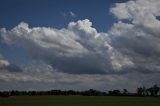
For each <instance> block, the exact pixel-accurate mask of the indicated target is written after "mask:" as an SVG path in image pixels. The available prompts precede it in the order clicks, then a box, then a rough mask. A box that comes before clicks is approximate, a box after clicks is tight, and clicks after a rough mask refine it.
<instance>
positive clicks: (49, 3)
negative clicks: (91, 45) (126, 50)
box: [0, 0, 126, 31]
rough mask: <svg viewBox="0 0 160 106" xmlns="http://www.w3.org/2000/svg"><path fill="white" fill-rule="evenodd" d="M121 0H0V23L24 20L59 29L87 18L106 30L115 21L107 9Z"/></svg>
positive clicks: (7, 23)
mask: <svg viewBox="0 0 160 106" xmlns="http://www.w3.org/2000/svg"><path fill="white" fill-rule="evenodd" d="M123 1H126V0H94V1H91V0H67V1H66V0H27V1H26V0H12V1H11V0H1V1H0V14H1V17H0V26H1V27H6V28H13V27H14V26H15V25H17V24H18V23H20V22H21V21H24V22H27V23H29V24H30V26H49V27H56V28H62V27H65V26H67V24H68V23H69V22H70V21H76V20H80V19H90V20H91V21H92V22H93V26H94V27H95V28H97V30H98V31H107V30H108V28H110V26H111V25H112V23H113V22H114V21H115V19H114V18H113V17H112V16H111V14H110V13H109V8H110V7H112V6H113V5H114V3H115V2H123ZM69 12H73V13H74V14H75V15H76V17H71V16H70V14H69ZM65 15H66V16H65Z"/></svg>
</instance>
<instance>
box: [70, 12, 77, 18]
mask: <svg viewBox="0 0 160 106" xmlns="http://www.w3.org/2000/svg"><path fill="white" fill-rule="evenodd" d="M69 14H70V16H71V17H73V18H75V17H77V16H76V14H75V13H74V12H72V11H70V12H69Z"/></svg>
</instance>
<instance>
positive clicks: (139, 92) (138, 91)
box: [137, 87, 143, 96]
mask: <svg viewBox="0 0 160 106" xmlns="http://www.w3.org/2000/svg"><path fill="white" fill-rule="evenodd" d="M142 94H143V88H142V87H139V88H137V95H139V96H142Z"/></svg>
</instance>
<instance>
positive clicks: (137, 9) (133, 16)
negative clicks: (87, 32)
mask: <svg viewBox="0 0 160 106" xmlns="http://www.w3.org/2000/svg"><path fill="white" fill-rule="evenodd" d="M159 6H160V2H159V1H158V0H155V1H154V2H153V1H152V0H135V1H128V2H126V3H117V4H116V5H115V7H113V8H111V10H110V11H111V12H112V13H113V14H114V15H115V16H116V17H117V18H118V19H119V22H118V23H115V24H114V25H113V27H112V28H111V30H110V31H109V34H110V36H111V39H112V40H111V41H112V46H114V48H116V49H118V51H120V52H121V53H122V54H123V55H125V56H127V57H129V58H130V60H131V61H132V62H133V63H134V64H135V65H134V68H135V70H139V71H144V72H147V71H148V72H149V71H153V72H159V54H160V52H159V47H160V43H159V41H160V36H159V35H160V32H159V30H158V29H159V28H160V21H159V20H158V19H157V18H156V17H157V16H159V15H160V14H159V13H160V12H159V11H160V9H159V8H158V7H159ZM126 20H127V21H126Z"/></svg>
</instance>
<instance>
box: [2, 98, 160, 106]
mask: <svg viewBox="0 0 160 106" xmlns="http://www.w3.org/2000/svg"><path fill="white" fill-rule="evenodd" d="M0 106H160V98H159V97H113V96H15V97H9V98H0Z"/></svg>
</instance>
